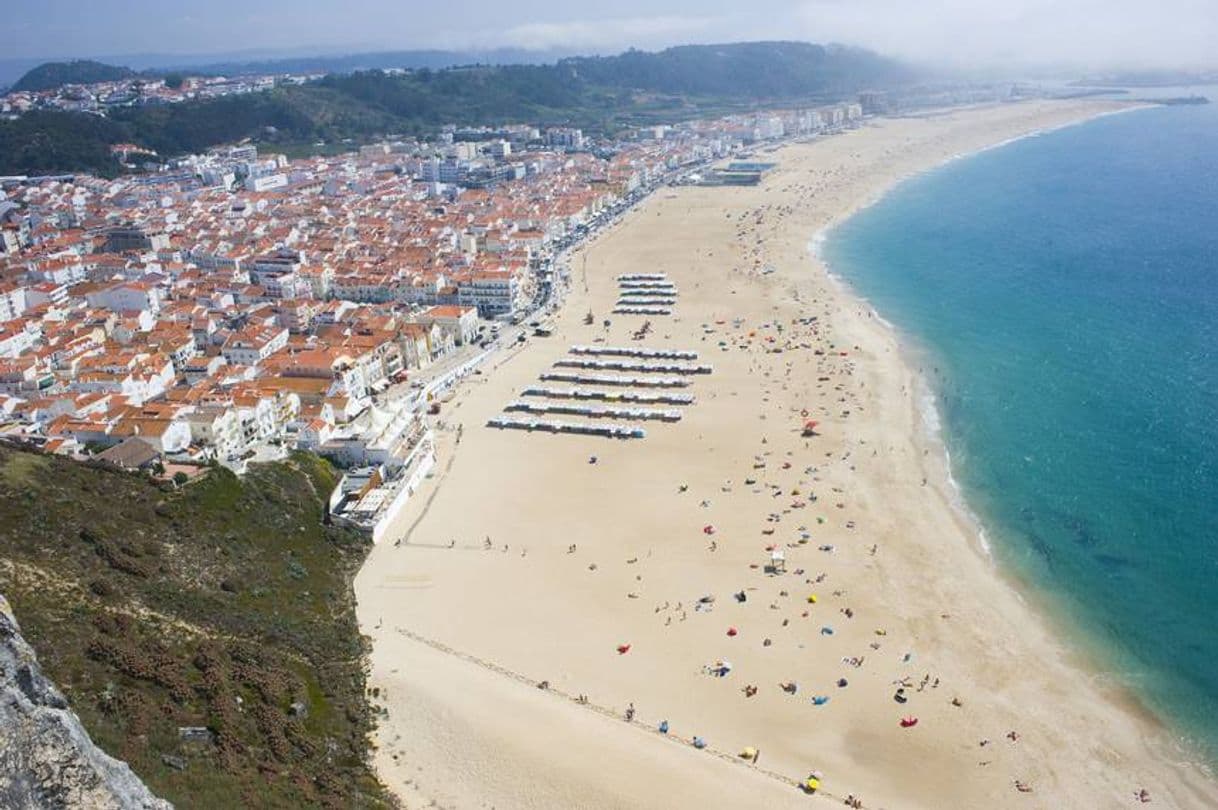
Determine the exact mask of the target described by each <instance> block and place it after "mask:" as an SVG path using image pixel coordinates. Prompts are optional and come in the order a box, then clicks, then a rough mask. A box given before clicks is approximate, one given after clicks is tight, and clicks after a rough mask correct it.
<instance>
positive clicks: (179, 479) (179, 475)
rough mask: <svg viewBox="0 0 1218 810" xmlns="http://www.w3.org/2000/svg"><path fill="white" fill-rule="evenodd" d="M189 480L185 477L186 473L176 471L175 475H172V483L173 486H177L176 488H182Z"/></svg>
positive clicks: (187, 476)
mask: <svg viewBox="0 0 1218 810" xmlns="http://www.w3.org/2000/svg"><path fill="white" fill-rule="evenodd" d="M189 480H190V476H189V475H187V474H186V473H184V472H182V471H181V470H178V471H177V472H176V473H174V474H173V482H174V483H175V484H177V485H178V486H184V485H185V484H186V482H187V481H189Z"/></svg>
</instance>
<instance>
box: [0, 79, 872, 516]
mask: <svg viewBox="0 0 1218 810" xmlns="http://www.w3.org/2000/svg"><path fill="white" fill-rule="evenodd" d="M863 101H865V102H868V103H875V99H874V98H872V99H870V100H869V99H863ZM863 115H864V107H863V104H862V103H846V104H837V105H831V106H827V107H821V108H816V109H804V110H781V111H774V112H765V113H760V114H750V115H739V116H730V117H725V118H719V119H714V120H702V121H693V122H687V123H681V124H674V125H669V126H649V127H646V128H636V129H633V130H631V131H630V132H629V133H628V134H627V135H626V136H624V137H619V138H617V139H614V140H608V139H604V138H599V139H597V138H592V137H589V136H587V135H585V134H584V133H583V132H581V131H580V130H578V129H574V128H566V127H562V128H558V127H556V128H545V129H541V128H538V127H534V126H528V125H519V126H504V127H498V128H489V127H483V128H465V129H458V128H456V127H447V128H445V129H444V131H443V132H442V133H441V135H440V137H439V138H438V139H435V140H432V141H418V140H412V141H393V142H380V143H374V144H369V145H365V146H362V147H360V148H359V149H358V152H350V153H347V154H343V155H340V156H337V157H311V158H305V159H299V160H292V161H290V160H288V159H287V158H285V157H284V156H283V155H279V154H263V153H260V152H259V149H258V148H257V146H255V145H254V144H251V143H243V144H238V145H234V146H228V147H222V148H218V149H215V150H213V151H210V152H208V153H206V154H200V155H192V156H188V157H185V158H183V159H180V160H175V161H173V163H172V164H170V165H167V166H165V167H164V168H162V169H161V170H159V171H156V172H152V173H141V174H135V175H129V176H123V177H121V178H119V179H114V180H107V179H100V178H96V177H92V176H87V175H60V176H53V177H6V178H0V184H2V186H3V189H4V198H3V201H0V420H2V423H0V435H3V436H4V437H5V438H6V439H8V440H10V441H15V442H20V443H22V444H25V445H28V446H34V447H37V448H39V449H41V450H43V451H45V452H50V453H57V454H63V455H67V456H71V457H75V458H80V459H85V458H90V459H98V460H100V461H104V462H109V463H113V464H116V465H118V466H120V467H123V468H129V469H144V470H148V471H150V472H152V473H153V474H155V475H158V476H162V477H166V478H172V479H175V480H176V481H178V482H179V483H185V481H187V480H189V479H190V478H191V477H193V476H194V475H197V474H199V473H200V472H202V471H203V470H205V469H206V468H207V466H208V465H213V464H222V465H225V466H228V467H230V468H231V469H233V470H235V471H237V472H239V473H240V472H242V471H244V469H245V468H246V465H247V464H248V463H249V462H251V461H270V460H275V459H278V458H282V457H284V456H285V455H286V454H287V453H289V452H291V451H292V450H305V451H311V452H314V453H317V454H319V455H322V456H324V457H326V458H328V459H330V460H331V461H333V462H335V463H336V464H338V465H339V466H340V467H341V468H343V469H344V470H346V471H347V473H348V474H347V476H346V477H345V478H344V479H343V481H342V483H341V484H340V486H339V487H338V489H337V490H336V491H335V493H334V495H333V497H332V498H331V504H330V506H331V510H332V512H333V515H334V516H335V517H336V518H338V519H342V520H346V521H348V522H350V523H351V524H352V525H355V526H358V527H360V528H361V529H364V530H366V531H368V532H370V533H371V534H372V535H373V536H374V537H375V538H377V539H379V538H380V534H381V532H382V531H383V528H384V526H385V525H386V524H387V522H388V519H389V518H390V517H391V516H392V514H393V513H394V512H395V511H396V510H397V509H399V508H400V506H401V505H402V504H403V503H404V502H405V500H406V499H408V498H409V497H410V495H411V494H412V493H413V492H414V490H415V489H416V488H417V487H418V485H419V483H420V482H421V480H422V478H423V477H424V476H426V475H427V474H428V472H429V471H430V470H431V469H432V467H433V465H434V463H435V444H436V443H435V441H434V437H433V434H432V431H433V422H435V421H436V420H437V419H439V418H442V417H441V414H442V408H443V399H444V396H445V392H446V391H448V389H449V388H450V387H451V386H452V385H453V383H454V382H455V381H456V380H459V379H461V378H462V377H465V376H467V375H470V374H473V373H476V372H477V367H478V365H479V364H480V363H481V362H482V361H483V360H484V359H485V358H486V357H488V356H490V355H491V354H492V353H494V352H495V351H496V350H503V349H506V348H508V347H512V346H516V345H518V344H520V343H523V342H525V341H527V340H530V339H534V338H537V337H540V336H544V335H545V334H546V331H545V328H544V321H545V319H546V317H547V316H548V315H549V314H550V313H551V312H552V311H553V309H554V307H555V306H556V305H557V303H558V301H559V299H560V298H561V295H562V291H563V289H564V288H565V287H566V286H567V285H569V284H570V283H571V272H570V268H569V267H568V261H567V259H566V256H567V252H568V251H569V250H570V249H571V248H572V247H574V246H576V245H577V244H579V243H580V242H581V241H583V240H585V239H586V238H588V237H589V236H590V235H592V234H595V233H596V232H597V231H599V230H600V229H602V228H603V227H604V226H605V225H607V224H609V223H611V222H613V221H614V220H615V219H616V218H617V217H618V216H620V215H621V214H622V213H623V212H624V211H625V210H626V209H628V208H629V207H630V206H631V205H633V204H634V203H636V202H637V201H639V200H640V199H642V198H643V197H644V196H645V195H647V194H648V193H649V192H651V191H653V190H655V189H656V188H659V187H663V186H666V185H670V184H689V183H694V184H706V185H720V184H730V185H740V184H745V185H747V184H752V183H756V182H758V180H759V178H760V176H761V175H762V174H763V173H764V172H765V171H766V169H767V168H768V166H767V164H765V163H762V162H759V161H750V160H749V159H748V158H749V156H751V155H752V154H753V152H755V151H764V150H766V149H769V148H772V146H773V145H774V144H777V143H779V142H781V141H784V140H789V139H793V138H812V137H818V136H823V135H827V134H831V133H834V132H837V131H840V130H843V129H845V128H848V127H854V126H857V125H858V124H859V123H860V122H861V121H862V119H863ZM115 148H116V149H123V148H128V149H130V150H132V151H138V147H136V146H134V145H120V146H117V147H115ZM733 156H737V157H739V158H740V159H738V160H734V161H727V160H726V159H729V158H732V157H733ZM716 162H718V163H716ZM605 314H608V313H605Z"/></svg>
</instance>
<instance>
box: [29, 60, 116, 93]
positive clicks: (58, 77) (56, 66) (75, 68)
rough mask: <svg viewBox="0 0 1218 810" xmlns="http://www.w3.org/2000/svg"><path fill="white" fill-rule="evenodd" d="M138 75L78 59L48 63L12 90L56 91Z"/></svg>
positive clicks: (40, 66) (35, 70)
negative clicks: (66, 87)
mask: <svg viewBox="0 0 1218 810" xmlns="http://www.w3.org/2000/svg"><path fill="white" fill-rule="evenodd" d="M137 75H138V74H137V73H136V72H135V71H134V70H131V69H130V68H125V67H119V66H117V65H107V64H105V63H103V62H94V61H92V60H89V59H78V60H76V61H73V62H46V63H44V64H41V65H39V66H38V67H36V68H34V69H32V70H30V71H29V72H28V73H26V74H25V75H24V76H22V77H21V78H20V79H18V80H17V83H16V84H14V85H13V87H12V89H13V90H24V91H31V92H37V91H39V90H54V89H55V88H57V87H63V86H64V85H65V84H93V83H94V82H116V81H119V80H121V79H132V78H135V77H136V76H137Z"/></svg>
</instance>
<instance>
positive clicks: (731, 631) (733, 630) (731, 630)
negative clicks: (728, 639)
mask: <svg viewBox="0 0 1218 810" xmlns="http://www.w3.org/2000/svg"><path fill="white" fill-rule="evenodd" d="M727 634H728V635H729V636H734V635H736V628H735V627H729V628H727Z"/></svg>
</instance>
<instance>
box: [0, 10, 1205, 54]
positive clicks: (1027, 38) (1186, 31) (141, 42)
mask: <svg viewBox="0 0 1218 810" xmlns="http://www.w3.org/2000/svg"><path fill="white" fill-rule="evenodd" d="M9 18H10V19H9V26H8V29H9V32H10V37H9V39H10V42H9V47H8V54H7V57H8V60H10V61H15V60H22V59H30V60H44V59H61V58H97V57H105V56H111V57H114V56H116V55H119V56H122V55H127V56H136V55H148V54H152V55H156V56H161V55H164V57H165V58H166V59H167V60H172V59H173V58H175V57H177V58H181V59H183V60H186V59H190V60H192V61H196V62H197V61H198V60H199V59H200V58H201V57H205V56H208V55H214V56H215V57H216V59H217V60H221V59H225V58H231V57H233V56H234V55H236V54H245V57H244V58H248V59H251V60H254V59H260V58H278V57H284V56H305V55H322V54H338V53H360V52H369V51H396V50H433V49H437V50H493V49H499V48H504V49H523V50H528V51H541V52H544V51H562V52H580V53H606V52H617V51H621V50H625V49H626V48H630V47H637V48H643V49H648V50H654V49H659V48H664V47H669V46H672V45H682V44H704V43H720V42H738V41H750V40H774V39H784V40H792V39H794V40H804V41H809V42H818V43H829V42H835V43H842V44H846V45H857V46H861V47H865V48H869V49H871V50H874V51H877V52H879V53H882V54H884V55H887V56H891V57H895V58H900V59H905V60H909V61H913V62H918V63H923V64H930V65H941V66H949V67H956V68H980V69H985V68H995V67H1004V68H1011V67H1045V66H1062V67H1068V68H1071V69H1076V70H1078V69H1081V70H1118V69H1173V68H1174V69H1198V68H1214V67H1216V66H1218V57H1216V56H1214V54H1213V47H1212V46H1213V43H1214V42H1218V13H1216V12H1215V11H1214V9H1213V7H1212V5H1211V4H1210V3H1209V2H1207V1H1206V0H1162V1H1161V2H1159V3H1156V4H1154V5H1153V6H1152V5H1151V4H1149V3H1145V2H1139V1H1138V0H1109V1H1108V2H1104V1H1103V0H982V2H969V0H927V2H924V3H922V4H919V5H918V7H917V8H914V9H911V8H909V7H908V4H907V3H903V2H901V0H797V1H791V0H757V2H754V3H752V4H750V5H749V6H748V11H747V13H746V12H742V11H740V4H738V3H728V2H725V1H724V0H659V2H656V0H648V1H647V2H644V0H619V2H617V3H614V4H612V6H610V7H609V8H606V7H605V6H603V5H600V4H597V5H592V4H571V3H568V4H559V3H555V2H552V0H518V1H517V2H516V3H514V4H501V3H489V2H486V1H485V0H455V2H450V3H448V4H444V5H443V6H431V5H429V6H427V7H423V8H418V7H414V8H412V7H408V6H406V5H405V4H400V3H395V2H394V0H348V2H344V3H342V4H334V3H327V2H323V1H322V0H263V2H262V3H260V4H258V5H257V6H256V7H254V8H250V7H249V6H248V4H246V3H244V2H238V1H237V0H214V2H211V3H209V4H207V5H206V6H205V7H200V8H197V9H192V10H190V11H189V12H187V13H172V12H168V13H167V10H166V9H165V8H164V7H163V5H162V4H160V3H153V2H150V0H93V2H90V3H89V4H88V5H87V6H86V7H84V8H81V7H80V4H78V3H76V2H71V0H47V2H44V3H41V4H37V5H21V6H19V7H17V8H14V9H10V11H9Z"/></svg>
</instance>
